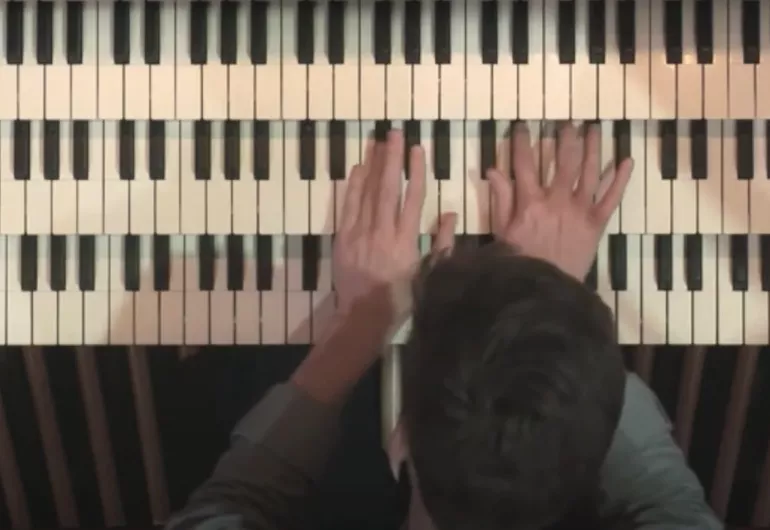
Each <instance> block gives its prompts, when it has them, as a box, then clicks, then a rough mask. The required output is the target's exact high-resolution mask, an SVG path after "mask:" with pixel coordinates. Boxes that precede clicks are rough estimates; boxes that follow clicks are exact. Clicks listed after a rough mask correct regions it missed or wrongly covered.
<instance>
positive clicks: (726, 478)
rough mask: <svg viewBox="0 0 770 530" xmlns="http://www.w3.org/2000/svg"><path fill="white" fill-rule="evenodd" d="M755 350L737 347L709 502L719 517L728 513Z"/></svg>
mask: <svg viewBox="0 0 770 530" xmlns="http://www.w3.org/2000/svg"><path fill="white" fill-rule="evenodd" d="M758 353H759V349H758V348H756V347H743V348H741V349H740V350H739V351H738V362H737V365H736V368H735V373H734V375H733V381H732V383H731V386H730V402H729V404H728V406H727V414H726V422H725V426H724V429H723V431H722V441H721V443H720V446H719V456H718V457H717V462H716V466H715V473H714V484H713V486H712V488H711V506H712V508H713V509H714V511H715V512H716V514H717V515H718V516H719V518H720V519H722V520H724V518H725V517H726V515H727V505H728V502H729V500H730V491H731V490H732V487H733V480H734V478H735V468H736V467H737V464H738V453H739V451H740V448H741V440H742V439H743V430H744V427H745V424H746V412H747V409H748V406H749V400H750V398H751V385H752V382H753V381H754V373H755V371H756V366H757V356H758Z"/></svg>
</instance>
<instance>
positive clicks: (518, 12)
mask: <svg viewBox="0 0 770 530" xmlns="http://www.w3.org/2000/svg"><path fill="white" fill-rule="evenodd" d="M511 18H512V20H511V28H513V30H512V32H511V39H512V41H513V42H511V52H512V55H513V62H514V64H527V63H529V2H528V1H527V0H520V1H518V2H514V3H513V10H512V11H511Z"/></svg>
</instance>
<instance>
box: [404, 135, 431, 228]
mask: <svg viewBox="0 0 770 530" xmlns="http://www.w3.org/2000/svg"><path fill="white" fill-rule="evenodd" d="M424 202H425V151H424V150H423V148H422V146H419V145H415V146H414V147H412V149H411V150H410V151H409V183H408V184H407V185H406V192H405V194H404V207H403V208H402V210H401V216H400V218H399V221H398V231H399V238H401V239H404V240H409V241H414V240H415V238H417V235H418V234H419V233H420V220H421V219H422V205H423V203H424Z"/></svg>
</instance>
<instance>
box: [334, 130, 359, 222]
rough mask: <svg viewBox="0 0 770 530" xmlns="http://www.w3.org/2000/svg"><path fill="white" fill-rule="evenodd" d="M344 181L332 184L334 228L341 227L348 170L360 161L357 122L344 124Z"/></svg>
mask: <svg viewBox="0 0 770 530" xmlns="http://www.w3.org/2000/svg"><path fill="white" fill-rule="evenodd" d="M344 127H345V162H346V164H345V180H338V181H336V182H335V183H334V227H335V231H336V230H337V229H339V227H340V226H341V225H342V207H343V206H344V204H345V192H346V190H347V178H348V176H349V175H350V169H351V168H352V167H353V166H354V165H356V164H358V163H359V162H360V161H361V145H362V142H361V126H360V124H359V122H355V121H354V122H345V124H344Z"/></svg>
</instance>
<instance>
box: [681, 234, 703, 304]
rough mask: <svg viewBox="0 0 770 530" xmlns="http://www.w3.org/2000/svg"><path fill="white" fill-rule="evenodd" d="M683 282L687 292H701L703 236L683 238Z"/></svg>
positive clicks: (690, 235) (695, 235)
mask: <svg viewBox="0 0 770 530" xmlns="http://www.w3.org/2000/svg"><path fill="white" fill-rule="evenodd" d="M684 281H685V283H686V284H687V290H688V291H701V290H703V236H701V235H700V234H687V235H686V236H684Z"/></svg>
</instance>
